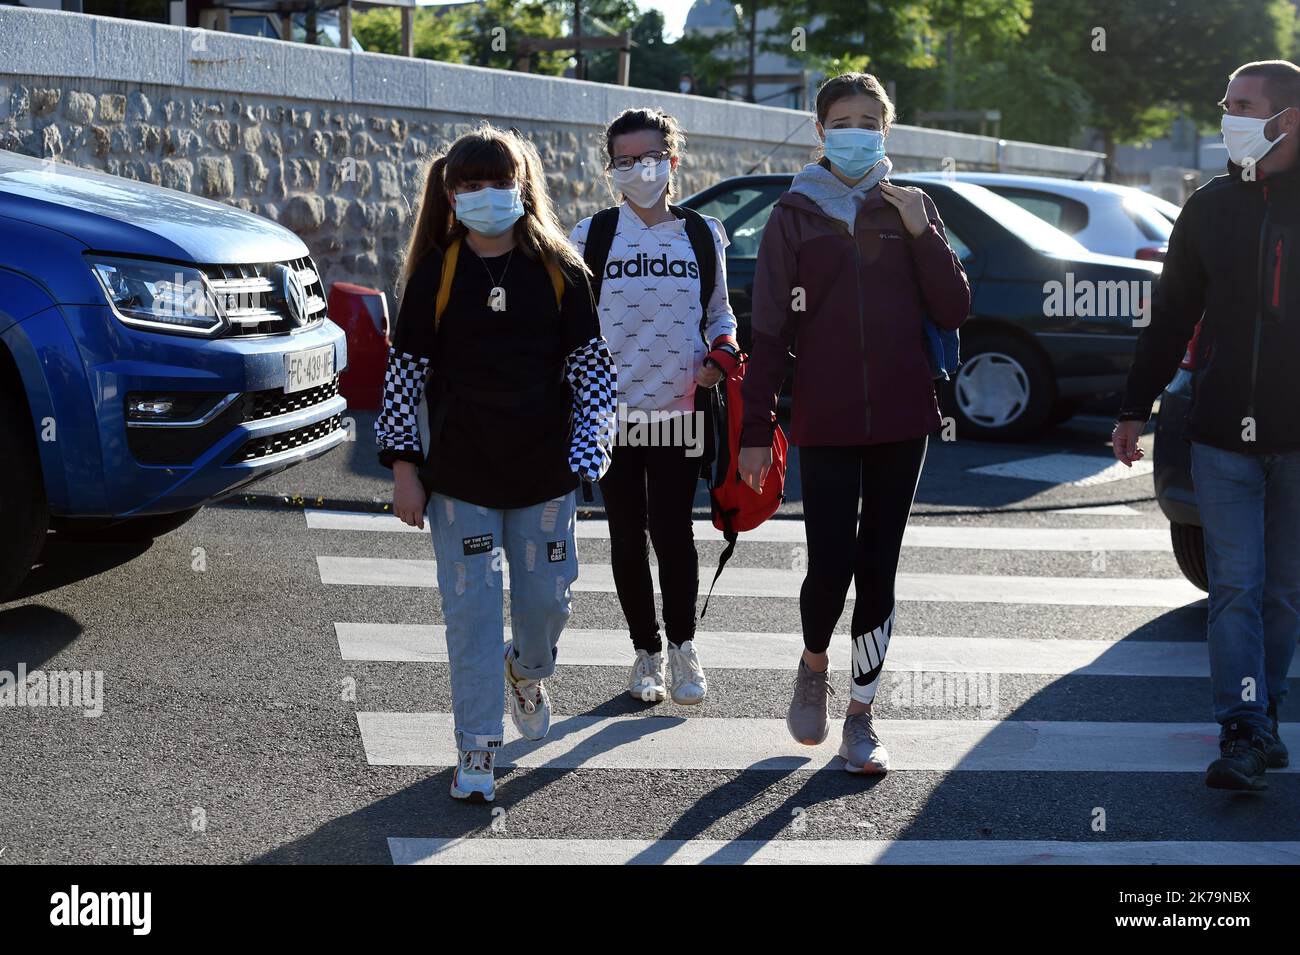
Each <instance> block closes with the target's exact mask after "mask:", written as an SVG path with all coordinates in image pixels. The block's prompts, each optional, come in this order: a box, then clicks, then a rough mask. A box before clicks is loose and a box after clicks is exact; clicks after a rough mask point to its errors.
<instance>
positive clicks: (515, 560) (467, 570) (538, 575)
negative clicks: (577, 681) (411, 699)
mask: <svg viewBox="0 0 1300 955" xmlns="http://www.w3.org/2000/svg"><path fill="white" fill-rule="evenodd" d="M576 511H577V504H576V500H575V497H574V492H572V491H570V492H569V493H568V494H566V495H565V496H564V497H558V498H555V499H553V500H550V501H543V502H542V503H540V504H534V505H533V506H531V507H520V508H511V509H507V510H497V509H493V508H490V507H480V506H479V505H477V504H469V503H466V502H465V501H462V500H459V499H457V498H454V497H447V496H445V495H442V494H434V495H432V496H431V497H430V498H429V504H428V508H427V512H426V513H427V515H428V518H429V526H430V530H431V532H432V535H433V554H434V557H436V558H437V563H438V590H439V592H440V594H441V596H442V615H443V619H444V620H445V621H446V624H447V658H448V660H449V662H450V664H451V699H452V712H453V714H454V716H455V724H456V746H457V747H458V748H460V749H462V750H467V749H489V750H491V749H496V748H498V747H500V745H501V737H502V733H503V732H504V729H505V723H504V720H503V714H504V700H505V655H504V653H505V651H504V643H505V623H504V601H503V593H504V588H503V585H504V586H508V588H509V590H510V630H511V637H512V644H513V650H514V671H515V673H516V675H518V676H521V677H526V678H528V679H531V680H541V679H544V678H545V677H548V676H550V675H551V674H552V673H553V672H554V671H555V654H556V644H557V643H558V641H559V639H560V633H561V632H562V631H563V630H564V625H565V623H566V622H567V621H568V619H569V606H570V599H569V588H570V586H571V585H572V583H573V581H574V580H576V579H577V576H578V555H577V553H576V548H575V544H574V519H575V517H576ZM503 570H508V584H507V583H506V580H505V579H503V578H504V577H506V575H505V574H503Z"/></svg>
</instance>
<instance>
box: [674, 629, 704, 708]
mask: <svg viewBox="0 0 1300 955" xmlns="http://www.w3.org/2000/svg"><path fill="white" fill-rule="evenodd" d="M668 663H669V665H670V666H671V668H672V671H673V679H672V683H673V702H674V703H676V704H678V705H679V706H695V705H696V704H697V703H703V702H704V696H705V694H706V693H708V692H709V681H708V680H707V679H705V676H704V668H703V667H702V666H700V658H699V655H698V654H697V653H696V652H695V641H694V640H687V641H686V642H685V643H683V644H682V645H681V646H680V647H675V646H673V645H672V644H671V643H670V644H668Z"/></svg>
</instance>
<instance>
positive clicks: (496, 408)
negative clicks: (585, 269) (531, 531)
mask: <svg viewBox="0 0 1300 955" xmlns="http://www.w3.org/2000/svg"><path fill="white" fill-rule="evenodd" d="M441 267H442V253H441V251H440V250H434V251H433V252H430V253H429V254H428V255H426V256H425V257H424V258H423V259H422V260H421V261H420V262H419V263H418V264H417V265H416V266H415V269H414V271H413V272H412V274H411V278H410V281H409V282H408V284H407V288H406V290H405V292H404V293H403V296H402V305H401V308H400V309H399V311H398V316H397V328H396V329H395V331H394V333H393V348H394V350H395V351H396V352H397V353H399V354H401V353H407V354H410V355H412V356H414V357H415V358H416V359H421V358H427V359H428V360H429V372H428V377H427V381H426V386H425V393H426V395H427V398H428V406H429V424H430V430H431V434H430V440H429V444H430V447H428V448H425V449H424V451H425V455H426V457H425V461H424V463H423V465H422V466H421V468H420V478H421V481H422V482H423V484H424V486H425V489H426V491H429V492H431V493H433V492H436V493H439V494H445V495H448V496H450V497H455V498H459V499H460V500H463V501H468V502H469V503H471V504H478V505H481V506H483V507H492V508H515V507H528V506H530V505H533V504H538V503H540V502H542V501H546V500H550V499H551V498H555V497H559V496H561V495H563V494H566V493H568V492H569V491H571V490H573V489H574V488H575V487H577V484H578V478H577V476H576V475H575V474H574V473H573V471H572V470H571V468H570V467H569V463H568V451H569V433H570V427H571V418H572V414H573V397H572V394H571V391H570V388H569V385H568V382H567V381H566V378H565V370H566V368H565V359H566V358H567V357H568V356H569V354H570V353H571V352H573V351H574V350H575V349H577V348H581V347H582V346H584V345H586V344H587V343H588V342H590V341H591V340H592V339H593V338H597V337H599V335H600V324H599V320H598V319H597V318H596V310H595V306H594V304H593V302H592V299H591V288H590V285H589V283H588V281H587V277H586V276H585V275H584V274H581V273H579V272H577V271H576V270H574V269H572V268H571V267H569V266H563V271H564V278H565V291H564V296H563V301H562V304H561V305H560V306H559V307H558V308H557V306H556V302H555V288H554V286H553V285H552V284H551V276H550V273H549V272H548V271H547V270H546V267H545V265H544V264H543V263H542V262H541V261H539V260H536V259H533V258H530V257H529V256H528V255H527V254H526V253H525V252H524V250H523V249H522V248H519V247H518V246H516V248H515V249H514V250H513V251H512V252H508V253H506V254H505V255H499V256H491V257H482V258H481V257H480V256H479V255H478V254H477V253H475V252H474V250H473V249H471V248H470V246H469V243H468V242H465V241H462V242H461V248H460V254H459V256H458V257H457V262H456V274H455V276H454V277H453V280H452V285H451V295H450V298H449V300H448V302H447V307H446V309H445V310H444V311H443V315H442V321H441V324H440V326H439V327H438V329H437V331H436V334H435V329H434V303H435V301H436V298H437V294H438V284H439V279H440V276H441ZM494 286H500V287H501V288H504V289H505V296H504V304H505V308H504V309H503V310H500V311H497V310H495V309H493V308H492V307H491V306H490V305H489V297H490V295H491V291H492V289H493V287H494Z"/></svg>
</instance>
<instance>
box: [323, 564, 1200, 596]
mask: <svg viewBox="0 0 1300 955" xmlns="http://www.w3.org/2000/svg"><path fill="white" fill-rule="evenodd" d="M316 563H317V566H318V567H319V570H320V578H321V583H324V584H340V585H350V586H359V587H436V586H437V565H436V564H435V563H434V561H433V560H423V559H404V558H393V557H341V556H334V555H330V556H323V557H317V558H316ZM502 570H503V573H504V575H505V578H506V584H505V586H506V589H507V590H509V589H510V582H509V581H510V568H509V565H508V564H506V565H505V566H504V567H503V568H502ZM803 578H804V572H803V571H802V570H783V569H776V568H771V567H745V568H743V570H741V569H740V568H737V569H736V572H734V573H724V574H723V575H722V577H721V578H720V579H719V580H718V584H717V587H716V588H715V589H714V591H713V592H714V594H715V595H717V596H719V597H787V598H788V597H791V596H796V595H798V593H799V588H800V586H802V584H803ZM654 585H655V590H656V592H658V588H659V582H658V580H657V579H656V580H655V581H654ZM573 591H574V592H575V593H605V594H612V593H614V592H615V590H614V572H613V569H612V568H611V567H610V565H609V564H588V563H581V562H580V563H579V569H578V579H577V581H576V582H575V583H574V585H573ZM895 593H896V595H897V599H899V600H900V601H923V602H924V601H938V602H945V603H951V602H966V603H998V604H1060V605H1065V606H1073V607H1080V606H1083V607H1111V606H1121V607H1183V606H1186V605H1187V604H1191V603H1196V602H1198V601H1200V600H1203V599H1204V597H1205V594H1204V593H1202V592H1201V591H1200V590H1198V589H1197V588H1196V587H1194V586H1193V585H1192V584H1190V583H1188V582H1187V581H1185V580H1183V579H1182V578H1159V577H1137V578H1127V577H1021V576H1009V575H985V574H899V575H898V579H897V584H896V588H895Z"/></svg>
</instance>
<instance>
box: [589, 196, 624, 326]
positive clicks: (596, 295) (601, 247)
mask: <svg viewBox="0 0 1300 955" xmlns="http://www.w3.org/2000/svg"><path fill="white" fill-rule="evenodd" d="M617 231H618V206H613V207H612V208H609V209H601V210H600V211H599V212H597V213H596V214H595V215H594V216H592V217H591V225H590V226H588V227H587V241H586V243H585V244H584V245H583V247H582V258H583V261H585V262H586V263H587V268H589V269H591V298H592V301H594V302H595V303H596V307H597V308H599V307H600V286H601V285H602V284H603V283H604V281H605V262H606V261H608V259H609V249H610V246H612V245H613V244H614V233H615V232H617Z"/></svg>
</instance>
